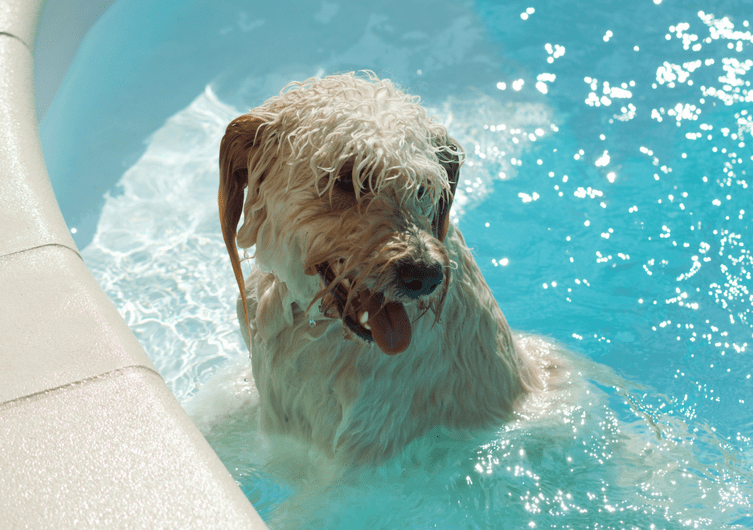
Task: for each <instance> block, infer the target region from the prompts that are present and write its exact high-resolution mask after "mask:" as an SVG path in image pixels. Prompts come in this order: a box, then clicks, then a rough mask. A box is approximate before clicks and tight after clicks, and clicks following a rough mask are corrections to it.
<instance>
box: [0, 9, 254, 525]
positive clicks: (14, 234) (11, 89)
mask: <svg viewBox="0 0 753 530" xmlns="http://www.w3.org/2000/svg"><path fill="white" fill-rule="evenodd" d="M44 4H45V2H44V0H0V528H1V529H5V528H34V529H43V528H55V529H66V528H74V527H76V528H202V529H203V528H222V529H228V528H250V529H263V528H266V527H265V525H264V523H263V522H262V520H261V519H260V517H259V516H258V514H257V513H256V511H255V510H254V509H253V507H252V506H251V504H250V503H249V502H248V500H247V499H246V498H245V496H244V495H243V493H242V492H241V491H240V489H239V488H238V487H237V485H236V483H235V481H234V480H233V479H232V477H231V476H230V474H229V473H228V472H227V470H226V469H225V467H224V466H223V464H222V463H221V462H220V460H219V459H218V458H217V456H216V455H215V453H214V452H213V451H212V449H211V447H210V446H209V445H208V444H207V442H206V440H205V439H204V437H203V436H202V435H201V433H200V432H199V431H198V430H197V429H196V427H195V426H194V424H193V423H192V421H191V420H190V419H189V418H188V416H187V415H186V414H185V412H184V411H183V409H182V408H181V406H180V405H179V403H178V402H177V400H176V399H175V397H174V396H173V395H172V394H171V393H170V391H169V390H168V388H167V386H166V385H165V383H164V381H163V380H162V378H161V377H160V375H159V374H158V373H157V371H156V370H155V368H154V365H153V364H152V362H151V361H150V360H149V358H148V356H147V354H146V353H145V352H144V350H143V349H142V348H141V346H140V345H139V343H138V341H137V340H136V339H135V337H134V336H133V334H132V333H131V331H130V330H129V329H128V326H127V325H126V324H125V322H124V321H123V319H122V318H121V317H120V315H119V314H118V312H117V311H116V309H115V308H114V307H113V305H112V304H111V303H110V301H109V300H108V298H107V296H106V295H105V294H104V292H103V291H102V290H101V289H100V287H99V286H98V285H97V283H96V281H95V280H94V278H93V277H92V275H91V274H90V272H89V270H88V269H87V268H86V265H85V264H84V262H83V260H82V259H81V256H80V254H79V252H78V249H77V248H76V246H75V244H74V242H73V239H72V238H71V236H70V234H69V231H68V228H67V226H66V224H65V221H64V220H63V217H62V215H61V214H60V210H59V208H58V205H57V202H56V200H55V196H54V193H53V191H52V187H51V185H50V181H49V178H48V175H47V170H46V167H45V163H44V159H43V156H42V150H41V146H40V142H39V134H38V130H37V118H36V112H35V101H34V82H33V79H34V76H33V47H34V42H35V32H36V27H37V22H38V19H39V15H40V13H41V11H42V8H43V7H44Z"/></svg>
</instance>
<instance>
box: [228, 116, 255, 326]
mask: <svg viewBox="0 0 753 530" xmlns="http://www.w3.org/2000/svg"><path fill="white" fill-rule="evenodd" d="M261 124H262V121H261V120H260V119H259V118H253V117H251V116H249V115H248V114H246V115H243V116H241V117H240V118H236V119H235V120H233V121H232V122H231V123H230V125H228V126H227V129H226V130H225V136H224V137H223V138H222V143H221V144H220V190H219V194H218V198H217V202H218V204H219V207H220V226H221V227H222V237H223V239H224V240H225V247H226V248H227V252H228V254H229V255H230V263H231V264H232V266H233V273H235V281H236V282H238V288H239V289H240V291H241V300H242V302H243V315H244V316H245V318H246V327H247V328H249V330H248V331H249V336H251V333H250V332H251V330H250V324H249V320H248V303H247V302H246V284H245V282H244V281H243V272H242V271H241V263H240V259H239V258H238V248H237V246H236V243H235V238H236V234H237V231H238V222H239V221H240V218H241V212H242V211H243V190H244V189H245V188H246V186H248V163H249V153H250V150H251V148H252V147H254V145H255V143H256V133H257V132H258V129H259V126H260V125H261Z"/></svg>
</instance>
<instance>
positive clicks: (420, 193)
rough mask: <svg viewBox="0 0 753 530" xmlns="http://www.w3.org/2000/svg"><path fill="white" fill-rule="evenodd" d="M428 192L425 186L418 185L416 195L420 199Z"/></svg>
mask: <svg viewBox="0 0 753 530" xmlns="http://www.w3.org/2000/svg"><path fill="white" fill-rule="evenodd" d="M425 193H426V188H424V187H423V186H419V187H418V191H417V192H416V197H418V199H419V200H421V199H423V198H424V194H425Z"/></svg>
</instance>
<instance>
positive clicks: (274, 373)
mask: <svg viewBox="0 0 753 530" xmlns="http://www.w3.org/2000/svg"><path fill="white" fill-rule="evenodd" d="M461 156H462V149H461V148H460V147H458V146H457V145H456V144H455V142H454V140H452V139H451V138H450V137H449V136H448V134H447V131H446V130H445V128H444V127H443V126H442V125H440V124H438V123H436V122H435V121H433V120H431V119H430V118H429V117H427V116H426V113H425V111H424V109H423V108H422V107H421V106H420V105H419V103H418V98H416V97H412V96H408V95H406V94H404V93H402V92H401V91H399V90H397V89H396V88H395V86H394V85H393V84H392V83H391V82H390V81H388V80H379V79H377V78H376V76H375V75H374V74H372V73H366V74H361V75H357V74H352V73H351V74H345V75H339V76H332V77H327V78H325V79H309V80H307V81H305V82H303V83H291V84H290V85H288V86H287V87H286V88H285V89H283V91H282V93H281V94H280V95H279V96H277V97H274V98H271V99H270V100H268V101H267V102H266V103H265V104H264V105H262V106H261V107H258V108H256V109H253V110H252V111H250V112H249V113H248V114H247V115H244V116H241V117H240V118H238V119H236V120H234V121H233V122H232V123H231V124H230V125H229V126H228V129H227V132H226V134H225V137H224V138H223V142H222V147H221V152H220V169H221V185H220V200H219V202H220V212H221V219H222V225H223V233H224V235H225V242H226V244H227V246H228V251H229V253H230V256H231V261H232V262H233V267H234V269H235V271H236V277H237V279H238V283H239V285H240V286H241V289H242V291H244V292H243V296H241V297H240V299H239V303H238V314H239V318H240V319H241V321H242V322H244V321H246V314H247V315H248V322H247V325H243V326H241V329H242V331H243V335H244V339H245V340H246V343H247V344H248V346H249V349H250V352H251V361H252V370H253V375H254V380H255V382H256V385H257V387H258V390H259V394H260V403H261V410H262V425H263V426H264V427H265V428H266V429H269V430H271V431H273V432H279V433H288V434H291V435H294V436H297V437H300V438H303V439H305V440H310V441H312V442H314V443H315V444H317V445H318V446H319V447H320V448H321V449H322V450H324V451H325V452H327V453H329V454H332V455H335V456H336V457H338V458H341V459H343V460H346V461H378V460H381V459H383V458H386V457H389V456H391V455H392V454H394V453H395V452H396V451H399V450H400V449H401V448H402V447H404V445H405V444H406V443H408V442H409V441H410V440H411V439H413V438H414V437H416V436H419V435H421V434H423V433H425V432H426V431H427V430H428V429H430V428H431V427H433V426H436V425H444V426H447V427H451V428H472V427H480V426H488V425H490V424H493V423H495V422H500V421H504V420H505V419H508V418H509V416H510V414H511V413H513V411H514V410H515V406H516V402H517V401H518V400H519V399H520V398H521V397H522V396H523V395H525V394H526V393H528V392H532V391H537V390H540V389H543V388H544V386H545V379H544V377H543V375H544V371H545V370H546V368H547V367H546V364H547V361H546V360H545V359H532V358H530V357H529V356H528V355H527V354H525V353H524V352H523V351H522V350H520V349H519V348H517V347H516V345H515V341H514V339H513V335H512V333H511V331H510V329H509V327H508V325H507V322H506V321H505V318H504V316H503V315H502V312H501V311H500V310H499V307H498V305H497V303H496V301H495V300H494V297H493V295H492V294H491V292H490V290H489V288H488V286H487V285H486V282H485V281H484V279H483V277H482V276H481V273H480V271H479V269H478V266H477V265H476V263H475V261H474V260H473V257H472V255H471V253H470V251H469V249H468V248H467V246H466V245H465V242H464V240H463V237H462V235H461V234H460V232H459V231H458V229H457V228H455V227H454V226H452V224H451V223H449V222H446V220H443V219H442V217H446V216H447V213H448V210H449V204H450V203H451V200H452V192H453V190H454V188H453V182H452V181H451V178H453V175H451V174H450V173H453V172H454V170H455V169H456V168H457V166H459V164H460V157H461ZM451 160H455V161H456V162H454V163H455V165H454V166H453V165H452V164H453V162H448V161H451ZM351 182H352V184H351ZM246 187H247V188H248V190H247V192H246V195H245V198H244V195H243V190H244V188H246ZM241 205H243V223H242V225H241V227H240V229H239V230H238V232H237V245H238V246H240V247H242V248H249V247H253V246H254V245H255V253H254V256H255V261H254V263H253V265H252V270H251V274H250V276H249V277H248V278H247V279H246V280H245V282H244V281H243V278H242V276H241V275H240V267H239V265H238V255H237V251H236V237H235V233H236V232H235V231H236V227H237V225H238V222H239V220H240V209H241ZM406 264H411V265H412V264H415V265H416V266H422V267H429V266H431V267H434V269H433V270H435V271H441V273H437V274H438V276H437V281H438V282H439V281H440V279H441V284H438V285H437V286H436V288H434V287H433V286H432V289H434V290H433V291H431V292H427V293H423V294H421V295H420V296H418V295H412V294H411V293H410V292H408V291H406V289H405V288H404V287H401V286H400V277H401V275H403V274H404V272H403V271H404V269H403V268H401V267H405V266H406ZM323 271H327V274H328V275H329V276H326V275H325V274H324V273H323ZM338 293H339V295H340V300H339V301H338V296H337V295H338ZM375 296H376V297H377V298H376V299H378V300H379V301H380V303H381V304H382V307H386V306H385V304H393V305H394V306H395V307H398V306H399V307H402V308H404V311H405V314H407V317H408V319H409V320H410V326H409V328H410V330H411V335H410V337H411V338H410V342H409V345H408V346H407V349H405V351H403V352H402V353H400V354H399V355H385V353H383V352H382V351H381V350H380V347H379V346H378V345H377V344H375V343H374V342H369V341H368V340H363V339H361V338H358V337H356V335H355V334H354V332H352V331H351V329H355V331H358V332H359V333H360V332H363V333H365V334H367V335H368V334H369V332H367V331H366V330H365V329H361V328H354V327H353V326H352V325H351V326H350V329H349V328H348V327H346V326H345V325H344V323H343V318H345V317H346V316H348V315H349V316H350V317H351V318H355V319H358V315H359V311H360V312H363V307H364V302H363V300H364V299H367V298H368V300H370V301H371V300H373V299H375V298H374V297H375ZM343 297H345V298H346V301H345V303H343V300H342V298H343ZM359 297H360V298H359ZM372 303H373V302H372ZM359 304H360V305H359ZM372 307H375V306H372ZM429 310H431V311H432V313H433V314H432V315H431V316H429V315H427V314H426V313H427V311H429ZM385 311H386V309H385ZM369 322H372V321H371V320H369ZM369 329H370V328H369ZM390 329H391V328H390ZM385 351H387V350H385Z"/></svg>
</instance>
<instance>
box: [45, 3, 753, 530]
mask: <svg viewBox="0 0 753 530" xmlns="http://www.w3.org/2000/svg"><path fill="white" fill-rule="evenodd" d="M269 4H272V3H269ZM751 19H753V2H751V1H750V0H726V1H719V2H710V1H701V0H698V1H684V2H680V1H676V2H673V1H669V0H663V1H660V0H641V1H639V2H617V1H600V2H586V1H583V0H580V1H576V0H560V1H557V2H555V1H551V0H550V1H537V0H528V1H526V2H519V1H511V2H504V3H503V2H499V1H492V0H487V1H477V2H475V3H467V4H463V5H457V3H454V2H449V1H446V2H445V1H441V0H440V1H433V2H420V1H417V2H411V3H406V2H389V1H382V2H379V1H377V2H371V3H369V4H368V6H362V5H361V6H358V5H350V4H347V3H336V2H326V1H325V2H301V3H299V4H296V6H294V8H292V9H291V8H289V7H288V4H286V5H285V7H283V6H276V5H262V4H260V5H255V6H253V8H251V7H250V6H249V5H248V4H246V3H243V2H229V1H224V2H223V1H217V0H213V1H211V2H210V1H207V0H193V1H190V2H185V1H184V2H178V1H160V2H157V1H155V2H152V5H145V3H144V2H136V1H133V0H120V1H118V2H116V3H115V4H114V5H113V7H112V8H111V9H110V10H109V11H108V12H107V13H106V14H105V15H104V16H103V17H102V19H101V20H100V21H99V22H98V23H97V25H95V26H94V27H93V28H92V30H91V31H90V33H89V34H88V36H87V38H86V39H85V41H84V42H83V43H82V46H81V48H80V51H79V54H78V56H77V58H76V61H75V62H74V65H73V66H72V68H71V71H70V72H69V74H68V76H67V78H66V80H65V82H64V84H63V86H62V87H61V89H60V91H59V93H58V95H57V96H56V99H55V101H54V102H53V105H52V106H51V108H50V110H49V112H48V113H47V116H46V117H45V119H44V121H43V122H42V124H41V133H42V141H43V147H44V150H45V156H46V158H47V163H48V166H49V170H50V174H51V178H52V180H53V185H54V186H55V190H56V193H57V195H58V198H59V200H60V202H61V209H62V210H63V212H64V214H65V215H66V219H67V220H68V223H69V225H70V226H71V228H72V230H75V233H74V237H75V238H76V241H77V243H78V244H79V245H80V246H81V247H82V248H83V251H82V254H83V255H84V258H85V260H86V262H87V264H88V265H89V267H90V268H91V269H92V271H93V272H94V274H95V276H96V277H97V278H98V280H99V281H100V284H101V285H102V287H103V288H104V289H105V290H106V292H107V293H108V295H109V296H110V298H111V299H112V300H113V302H114V303H115V305H116V306H117V307H118V308H119V310H120V311H121V314H123V316H124V318H125V319H126V321H127V322H128V324H129V325H130V326H131V329H133V331H134V332H135V333H136V335H137V337H138V338H139V340H140V341H141V343H142V344H143V345H144V348H145V349H146V351H147V352H148V353H149V355H150V357H151V358H152V360H153V361H154V363H155V365H156V366H157V367H158V369H159V370H160V372H161V373H162V375H163V377H164V378H165V380H166V381H167V383H168V385H169V386H170V388H171V389H172V391H173V392H174V393H175V395H176V396H177V397H178V399H179V400H180V401H181V402H182V403H184V404H185V405H186V407H187V408H188V409H189V411H190V412H191V414H192V415H193V417H194V418H195V419H196V421H197V423H198V424H199V425H200V426H201V427H202V428H203V430H204V432H205V434H206V436H207V438H208V439H209V441H210V443H211V444H212V445H213V447H215V450H216V451H217V452H218V454H219V455H220V457H221V459H222V460H223V462H224V463H225V465H226V466H227V467H228V469H229V470H230V472H231V473H232V474H233V476H234V477H235V478H236V480H237V481H238V482H239V484H240V486H241V488H242V489H243V491H244V492H245V493H246V494H247V496H248V497H249V499H250V500H251V501H252V502H253V503H254V506H255V507H256V509H257V510H258V511H259V512H260V513H261V515H262V516H263V517H264V519H265V520H266V521H267V523H268V524H269V526H270V527H271V528H319V527H321V528H343V529H345V528H348V529H350V528H573V529H583V528H594V529H596V528H641V529H643V528H657V529H658V528H710V529H717V528H731V529H732V528H740V529H742V528H753V484H752V483H751V482H752V481H753V442H751V436H753V429H752V428H751V427H753V408H752V407H751V404H752V403H753V358H752V357H751V354H750V349H751V345H753V311H752V308H753V280H751V273H752V272H753V254H751V247H753V238H752V237H751V236H752V235H753V231H752V230H751V225H752V223H753V189H751V187H752V186H753V179H752V178H751V175H750V173H751V172H752V171H753V91H752V90H751V87H750V85H751V81H752V80H753V73H751V68H753V33H752V32H753V28H751V22H753V20H751ZM142 20H150V21H152V22H153V24H152V25H150V26H148V27H143V26H142V23H141V21H142ZM361 68H369V69H372V70H374V71H376V72H377V74H379V75H380V76H382V77H390V78H391V79H393V80H394V81H395V82H396V83H398V84H399V85H401V86H403V87H404V88H405V89H406V90H407V91H409V92H411V93H414V94H418V95H421V96H422V98H423V101H424V104H425V106H426V107H427V108H429V109H430V110H431V112H432V113H433V114H434V115H435V116H436V117H437V119H438V120H440V121H442V122H444V123H445V124H447V127H448V129H449V130H450V133H451V134H452V135H453V136H454V137H455V138H457V139H458V140H459V141H460V142H461V144H462V145H464V146H465V148H466V150H467V151H468V155H469V156H468V161H467V162H466V165H465V166H464V168H463V170H462V180H461V183H460V186H459V191H458V198H457V200H456V204H455V208H454V210H453V220H454V221H455V222H456V223H457V225H458V226H459V227H460V229H461V230H462V231H463V234H464V236H465V238H466V241H467V242H468V243H469V245H470V246H471V247H472V248H473V250H474V253H475V256H476V259H477V262H478V264H479V266H480V267H481V269H482V271H483V273H484V275H485V277H486V279H487V282H488V283H489V285H490V287H491V288H492V290H493V291H494V293H495V295H496V298H497V300H498V301H499V304H500V306H501V308H502V310H503V312H504V313H505V315H506V317H507V319H508V321H509V322H510V324H511V326H512V327H513V328H514V329H516V330H520V331H523V332H526V333H532V334H535V335H537V336H543V337H547V339H546V341H547V343H554V344H559V345H561V347H563V348H564V349H566V350H567V351H569V352H571V354H569V355H570V356H571V357H572V359H573V361H572V362H573V363H574V365H575V366H576V372H579V373H580V375H576V376H574V379H573V388H571V389H570V390H569V392H568V393H567V395H566V396H562V398H561V399H560V400H559V401H557V400H555V401H554V402H552V403H551V404H550V406H549V409H548V413H547V414H544V415H542V416H540V417H537V418H532V419H525V418H520V419H519V420H518V421H515V422H512V423H510V424H508V425H500V426H496V427H494V428H490V429H489V430H488V431H485V432H477V433H457V432H446V431H440V430H437V431H436V432H432V433H431V435H429V436H427V437H425V438H423V439H421V440H417V441H415V442H414V443H413V444H411V445H410V446H409V447H407V448H406V450H405V451H404V453H403V454H402V455H400V456H398V457H396V458H395V459H393V460H392V461H390V462H387V463H385V464H384V465H381V466H377V467H369V468H355V469H339V468H337V467H336V466H334V465H333V464H332V463H330V462H328V461H327V460H326V459H324V458H322V457H321V456H319V455H317V454H315V453H314V452H313V451H311V450H309V448H307V447H305V446H302V445H300V444H297V443H296V442H295V441H293V440H287V439H280V438H273V437H270V436H267V435H265V434H263V433H260V432H258V430H257V429H256V416H255V410H256V409H255V408H254V405H255V402H254V396H253V391H252V387H251V386H250V383H249V381H246V380H244V377H243V375H242V374H241V375H238V374H239V370H241V368H242V367H243V366H244V365H245V364H247V363H246V360H245V359H246V353H245V352H244V347H243V344H242V340H241V338H240V334H239V332H238V324H237V321H236V318H235V309H234V305H235V304H234V300H235V296H236V291H235V290H236V287H235V281H234V278H233V275H232V272H231V271H230V267H229V262H228V260H227V258H226V256H225V249H224V245H223V243H222V238H221V235H220V229H219V222H218V220H217V214H216V202H215V200H216V199H215V198H216V189H217V180H218V173H217V151H218V146H219V140H220V138H221V135H222V132H223V131H224V127H225V126H226V124H227V123H228V122H229V121H230V120H231V119H232V118H234V117H235V116H237V115H238V114H240V113H242V112H243V111H244V110H245V109H247V108H249V107H252V106H255V105H258V104H260V103H261V102H262V101H264V99H266V98H267V97H269V96H271V95H274V94H275V93H276V92H278V91H279V90H280V89H281V88H282V86H284V85H285V84H286V83H287V82H288V81H290V80H292V79H298V80H300V79H304V78H306V77H309V76H312V75H321V74H327V73H333V72H338V71H348V70H354V69H361ZM531 340H537V339H531Z"/></svg>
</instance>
